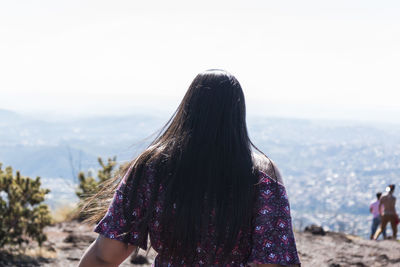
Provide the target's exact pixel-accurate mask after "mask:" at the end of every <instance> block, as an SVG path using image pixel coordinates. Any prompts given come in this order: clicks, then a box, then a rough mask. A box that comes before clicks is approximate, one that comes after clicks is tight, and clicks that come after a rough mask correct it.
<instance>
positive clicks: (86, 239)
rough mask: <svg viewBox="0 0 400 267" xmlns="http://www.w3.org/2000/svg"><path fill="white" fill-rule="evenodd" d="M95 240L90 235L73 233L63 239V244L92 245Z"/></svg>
mask: <svg viewBox="0 0 400 267" xmlns="http://www.w3.org/2000/svg"><path fill="white" fill-rule="evenodd" d="M94 240H95V238H94V237H93V236H90V235H76V234H74V233H72V234H69V235H68V236H67V237H66V238H65V239H64V242H65V243H92V242H93V241H94Z"/></svg>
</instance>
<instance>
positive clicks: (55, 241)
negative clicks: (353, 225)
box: [0, 222, 400, 267]
mask: <svg viewBox="0 0 400 267" xmlns="http://www.w3.org/2000/svg"><path fill="white" fill-rule="evenodd" d="M46 233H47V235H48V239H49V240H48V241H47V242H46V243H45V245H44V247H43V248H42V249H41V250H38V249H37V248H34V247H31V248H28V249H27V250H26V251H25V253H24V255H21V254H19V255H16V254H15V253H14V254H10V253H6V252H4V251H3V252H0V266H4V267H6V266H21V267H22V266H46V267H50V266H51V267H58V266H59V267H61V266H62V267H69V266H77V264H78V262H79V259H80V257H81V256H82V254H83V252H84V250H85V249H86V248H87V247H88V246H89V244H90V243H91V242H92V241H93V240H94V239H95V237H96V236H97V234H95V233H93V232H92V227H89V226H86V225H82V224H79V223H77V222H68V223H59V224H57V225H54V226H51V227H48V228H47V229H46ZM296 241H297V247H298V251H299V255H300V258H301V262H302V266H328V267H342V266H359V267H363V266H368V267H369V266H371V267H374V266H379V267H380V266H400V242H397V241H393V240H385V241H370V240H364V239H362V238H359V237H356V236H351V235H345V234H341V233H333V232H328V233H320V232H318V231H317V232H315V231H314V233H311V232H298V233H296ZM145 253H146V252H143V251H141V252H140V253H139V254H140V257H139V258H137V259H136V260H132V259H131V258H129V259H127V260H126V261H125V262H124V263H123V264H122V265H121V266H151V263H152V262H153V259H154V256H155V253H154V251H150V252H149V253H148V255H147V256H146V257H145V256H144V255H145ZM132 261H133V263H132Z"/></svg>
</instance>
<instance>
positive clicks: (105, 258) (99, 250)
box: [78, 235, 136, 267]
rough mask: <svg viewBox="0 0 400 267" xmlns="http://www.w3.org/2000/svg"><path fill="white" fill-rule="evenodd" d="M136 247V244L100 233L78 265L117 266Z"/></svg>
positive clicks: (82, 266) (88, 266)
mask: <svg viewBox="0 0 400 267" xmlns="http://www.w3.org/2000/svg"><path fill="white" fill-rule="evenodd" d="M135 249H136V246H133V245H129V244H126V243H123V242H121V241H118V240H114V239H110V238H106V237H104V236H102V235H99V236H98V237H97V239H96V240H95V241H94V242H93V243H92V244H91V245H90V246H89V248H88V249H87V250H86V252H85V253H84V254H83V256H82V259H81V261H80V262H79V266H78V267H92V266H102V267H116V266H119V265H120V264H121V263H122V262H123V261H124V260H125V259H126V258H127V257H129V255H131V254H132V252H133V251H134V250H135Z"/></svg>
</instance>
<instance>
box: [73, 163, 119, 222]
mask: <svg viewBox="0 0 400 267" xmlns="http://www.w3.org/2000/svg"><path fill="white" fill-rule="evenodd" d="M98 162H99V164H100V166H101V169H99V170H98V172H97V177H96V178H95V177H93V175H92V173H91V172H88V174H87V175H86V174H85V173H84V172H80V173H79V175H78V179H79V186H78V189H77V191H76V192H75V193H76V195H77V196H78V197H79V199H80V201H79V204H78V207H79V212H78V214H76V216H77V219H78V220H81V221H82V220H86V219H89V218H93V216H92V215H94V214H97V215H98V216H99V217H101V215H103V214H102V213H103V212H104V210H103V209H102V202H103V201H108V199H102V197H103V196H102V195H101V194H100V195H99V196H96V194H97V193H99V192H100V191H101V190H102V186H103V185H106V186H111V184H108V183H107V182H112V178H113V177H114V175H115V167H116V166H117V158H116V157H113V158H108V160H107V164H105V163H104V161H103V160H102V159H101V158H100V157H99V158H98ZM99 198H100V199H99ZM87 222H89V223H93V222H95V221H92V220H88V221H87Z"/></svg>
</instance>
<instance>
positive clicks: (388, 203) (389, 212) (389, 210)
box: [374, 184, 398, 240]
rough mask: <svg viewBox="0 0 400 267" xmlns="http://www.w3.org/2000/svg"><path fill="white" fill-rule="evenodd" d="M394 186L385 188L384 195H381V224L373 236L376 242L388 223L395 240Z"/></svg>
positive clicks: (396, 221)
mask: <svg viewBox="0 0 400 267" xmlns="http://www.w3.org/2000/svg"><path fill="white" fill-rule="evenodd" d="M394 188H395V186H394V184H391V185H389V186H388V187H386V192H387V193H386V194H385V195H383V196H382V197H381V199H380V202H379V211H380V212H381V216H382V222H381V226H380V227H379V229H378V231H376V233H375V235H374V239H375V240H376V239H377V238H378V236H379V235H380V234H381V232H382V231H383V230H384V229H386V225H387V224H388V223H389V222H390V225H391V226H392V230H393V239H396V236H397V223H398V217H397V214H396V207H395V206H396V198H395V197H394V196H393V193H394Z"/></svg>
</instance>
